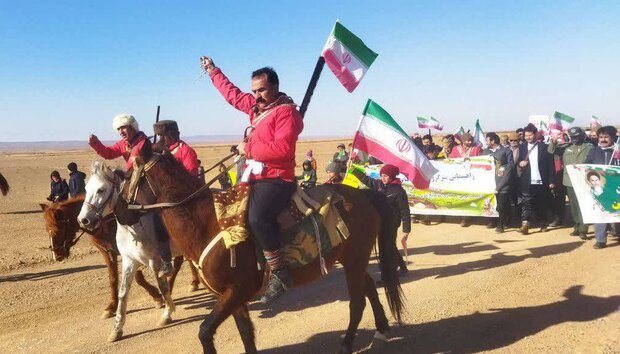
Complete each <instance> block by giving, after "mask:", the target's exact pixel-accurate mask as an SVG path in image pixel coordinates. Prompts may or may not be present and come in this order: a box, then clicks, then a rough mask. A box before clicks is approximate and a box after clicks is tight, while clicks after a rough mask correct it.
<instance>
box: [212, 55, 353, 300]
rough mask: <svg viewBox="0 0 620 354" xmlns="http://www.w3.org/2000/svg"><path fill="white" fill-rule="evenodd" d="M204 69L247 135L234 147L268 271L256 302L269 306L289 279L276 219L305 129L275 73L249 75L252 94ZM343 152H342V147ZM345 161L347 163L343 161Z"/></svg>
mask: <svg viewBox="0 0 620 354" xmlns="http://www.w3.org/2000/svg"><path fill="white" fill-rule="evenodd" d="M201 64H202V67H203V69H204V70H205V71H206V72H207V73H208V74H209V77H210V78H211V81H212V83H213V85H214V86H215V88H216V89H217V90H218V91H219V92H220V94H222V96H223V97H224V99H225V100H226V101H227V102H228V103H230V104H231V105H232V106H233V107H235V108H236V109H238V110H240V111H242V112H243V113H245V114H247V115H248V116H249V119H250V124H251V127H252V129H251V131H250V132H249V134H248V135H247V136H246V137H245V138H244V140H243V141H242V142H241V143H240V144H239V145H238V146H237V149H238V150H239V152H240V154H243V155H245V156H246V158H247V160H246V165H247V167H246V169H249V170H248V175H246V178H243V177H241V178H240V182H241V183H246V179H247V183H249V184H250V185H251V187H252V188H251V191H250V197H249V198H250V200H249V205H248V224H249V226H250V231H251V235H252V236H253V237H254V239H255V240H256V242H257V244H258V246H259V247H260V248H261V249H262V251H263V255H264V256H265V259H266V260H267V265H268V267H269V269H270V271H271V275H270V276H269V280H268V284H267V288H266V290H265V293H264V294H263V296H262V297H261V299H260V300H261V302H262V303H268V302H271V301H272V300H274V299H276V298H277V297H279V296H280V295H282V294H283V293H284V292H286V291H287V290H288V288H289V286H290V285H291V278H290V275H289V272H288V269H287V264H286V260H285V259H284V255H283V254H282V253H281V251H280V248H281V247H280V246H281V242H282V237H281V235H280V230H279V226H278V220H277V217H278V215H279V214H280V212H281V211H282V210H284V209H285V208H286V207H287V206H288V203H289V201H290V199H291V196H292V195H293V193H294V192H295V190H296V189H297V183H296V181H295V147H296V144H297V140H298V137H299V134H300V133H301V131H302V130H303V127H304V124H303V119H302V117H301V114H300V113H299V111H298V110H297V105H295V103H294V102H293V100H292V99H291V98H290V97H289V96H288V95H286V94H284V93H282V92H280V81H279V78H278V74H277V73H276V71H275V70H273V69H272V68H269V67H264V68H261V69H258V70H256V71H254V72H253V73H252V75H251V77H252V78H251V87H252V93H244V92H242V91H241V90H240V89H239V88H238V87H236V86H235V85H234V84H233V83H232V82H230V80H228V78H227V77H226V75H224V73H223V72H222V70H220V69H219V68H217V67H216V66H215V64H214V63H213V60H212V59H211V58H209V57H201ZM343 150H344V146H343ZM347 159H348V157H347Z"/></svg>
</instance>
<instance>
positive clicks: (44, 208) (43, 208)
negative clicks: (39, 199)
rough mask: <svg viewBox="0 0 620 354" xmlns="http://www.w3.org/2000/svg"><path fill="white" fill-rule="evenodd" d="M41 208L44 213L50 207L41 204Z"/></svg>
mask: <svg viewBox="0 0 620 354" xmlns="http://www.w3.org/2000/svg"><path fill="white" fill-rule="evenodd" d="M39 206H40V207H41V210H43V211H44V212H45V211H46V210H47V208H49V205H47V204H43V203H39Z"/></svg>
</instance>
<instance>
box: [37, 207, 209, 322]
mask: <svg viewBox="0 0 620 354" xmlns="http://www.w3.org/2000/svg"><path fill="white" fill-rule="evenodd" d="M83 203H84V196H78V197H76V198H71V199H69V200H67V201H64V202H61V203H54V204H51V205H48V204H39V205H40V206H41V209H42V210H43V217H44V219H45V228H46V230H47V233H48V234H49V236H50V242H51V245H50V249H51V251H52V256H53V257H54V259H55V260H56V261H62V260H63V259H66V258H68V257H69V254H70V251H71V247H72V246H73V245H74V244H75V243H76V242H77V241H78V239H77V238H76V235H77V233H78V232H79V231H82V232H83V233H86V234H88V235H89V236H90V240H91V242H92V244H93V245H94V246H95V247H96V248H97V249H98V250H99V252H101V255H102V256H103V260H104V261H105V264H106V266H107V268H108V278H109V280H110V302H109V303H108V305H107V306H106V308H105V309H104V310H103V314H102V316H101V318H109V317H112V316H114V312H115V311H116V307H117V305H118V280H119V277H118V255H119V253H118V249H117V247H116V227H117V225H116V220H115V219H114V217H113V216H112V217H108V218H106V219H105V220H104V222H102V225H101V226H100V227H99V228H97V229H96V230H94V231H92V232H91V231H88V230H86V229H83V228H80V226H79V224H78V221H77V216H78V214H79V213H80V209H81V208H82V204H83ZM78 237H79V236H78ZM182 263H183V257H177V258H175V260H174V273H173V274H172V276H171V277H170V279H169V282H170V288H171V289H172V285H173V284H174V280H175V278H176V276H177V273H178V272H179V269H180V268H181V264H182ZM190 268H191V270H192V283H191V285H190V287H189V291H196V290H197V289H198V285H199V278H198V272H197V270H196V268H195V267H194V266H193V264H191V263H190ZM136 282H137V283H138V284H139V285H140V286H141V287H143V288H144V289H145V290H146V291H147V292H148V293H149V295H150V296H151V297H152V298H153V300H154V301H155V304H156V307H157V308H162V307H163V306H164V302H163V299H162V296H161V294H160V293H159V290H157V288H156V287H154V286H153V285H151V284H150V283H149V282H148V281H146V279H145V278H144V274H143V273H142V271H137V273H136Z"/></svg>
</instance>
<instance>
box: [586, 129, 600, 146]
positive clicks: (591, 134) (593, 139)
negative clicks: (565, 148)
mask: <svg viewBox="0 0 620 354" xmlns="http://www.w3.org/2000/svg"><path fill="white" fill-rule="evenodd" d="M599 129H600V128H599ZM586 136H587V137H588V140H589V142H590V144H592V146H596V145H598V129H590V130H588V131H587V132H586Z"/></svg>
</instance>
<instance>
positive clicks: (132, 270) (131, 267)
mask: <svg viewBox="0 0 620 354" xmlns="http://www.w3.org/2000/svg"><path fill="white" fill-rule="evenodd" d="M137 267H138V265H137V264H136V263H135V262H134V261H132V260H130V259H127V258H125V257H123V275H122V278H121V285H120V288H119V289H118V307H117V308H116V318H115V320H114V329H113V330H112V333H110V336H109V337H108V341H110V342H114V341H117V340H119V339H120V338H121V337H122V336H123V325H124V324H125V317H126V315H127V298H128V297H129V289H130V288H131V283H132V282H133V278H134V275H135V274H136V270H137Z"/></svg>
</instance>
